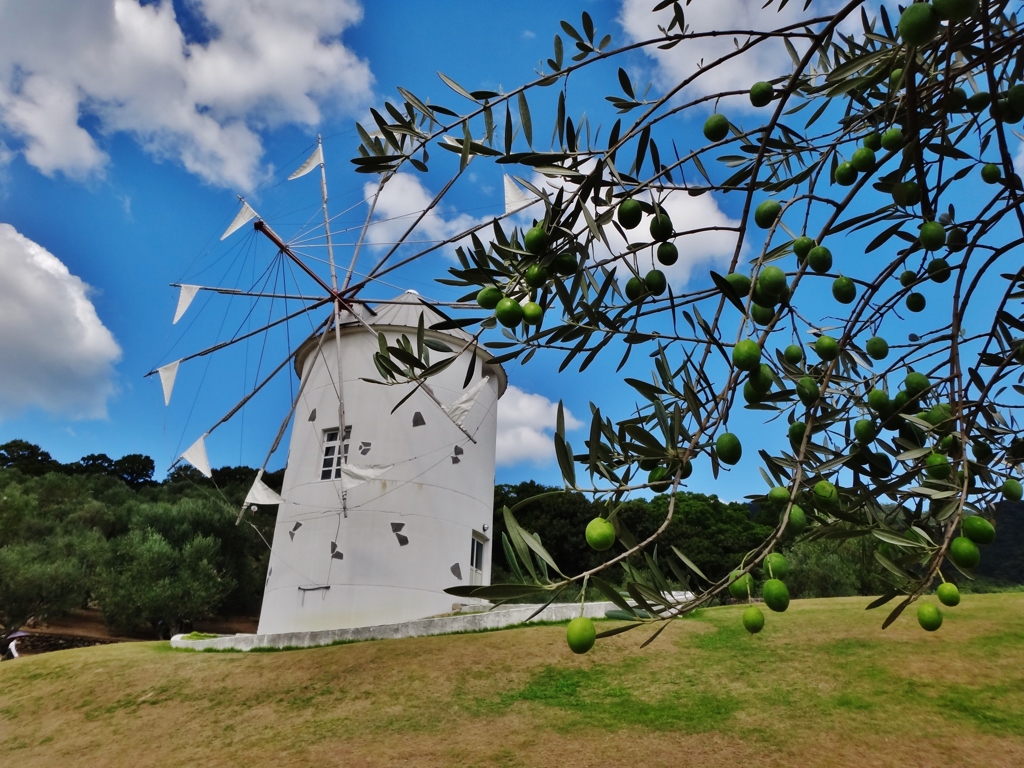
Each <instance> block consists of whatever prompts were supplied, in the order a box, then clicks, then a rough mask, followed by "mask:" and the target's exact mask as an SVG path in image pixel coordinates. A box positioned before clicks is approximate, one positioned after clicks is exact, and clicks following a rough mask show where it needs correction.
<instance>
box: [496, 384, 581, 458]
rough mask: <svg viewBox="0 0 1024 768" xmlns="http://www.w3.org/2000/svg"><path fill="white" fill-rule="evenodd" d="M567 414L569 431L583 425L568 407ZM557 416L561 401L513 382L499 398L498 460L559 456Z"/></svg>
mask: <svg viewBox="0 0 1024 768" xmlns="http://www.w3.org/2000/svg"><path fill="white" fill-rule="evenodd" d="M564 414H565V428H566V429H567V430H569V429H578V428H579V427H581V426H583V424H582V422H580V420H579V419H577V418H576V417H575V416H573V415H572V414H571V413H570V412H569V410H568V409H565V410H564ZM557 415H558V404H557V403H553V402H551V401H550V400H548V399H547V398H546V397H544V396H543V395H538V394H533V393H530V392H524V391H523V390H521V389H520V388H519V387H515V386H511V385H510V386H509V388H508V389H507V390H505V394H504V395H502V397H501V399H500V400H499V401H498V444H497V463H498V464H499V465H502V466H508V465H511V464H519V463H521V462H531V463H533V464H546V463H548V462H550V461H552V460H553V459H554V455H555V449H554V444H553V443H552V435H553V434H554V431H555V421H556V419H557Z"/></svg>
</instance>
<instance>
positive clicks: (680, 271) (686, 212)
mask: <svg viewBox="0 0 1024 768" xmlns="http://www.w3.org/2000/svg"><path fill="white" fill-rule="evenodd" d="M584 170H586V168H584ZM530 182H531V183H532V184H533V185H534V186H535V187H537V188H538V189H544V188H545V187H546V188H547V189H550V190H551V191H552V194H554V192H555V191H557V189H558V187H559V185H560V184H561V182H560V181H559V180H556V179H550V178H547V177H545V176H542V175H540V174H534V176H533V178H532V179H531V180H530ZM565 186H566V187H567V190H566V191H569V188H570V187H571V185H568V184H566V185H565ZM639 198H640V199H643V200H646V201H648V202H650V200H651V196H650V195H649V194H648V193H646V192H645V193H643V194H642V195H640V196H639ZM660 204H661V207H662V209H663V210H664V211H665V213H667V214H668V215H669V217H670V218H671V219H672V225H673V228H674V229H675V231H676V232H680V233H687V232H688V233H690V234H683V235H681V236H680V237H677V238H676V239H675V240H674V243H675V245H676V248H677V249H678V250H679V260H678V261H677V262H676V263H675V264H673V265H671V266H664V265H662V264H660V263H656V262H653V261H652V258H653V256H652V251H650V250H646V251H640V252H639V254H638V256H637V264H636V266H637V268H638V269H639V271H640V274H641V275H644V274H646V273H647V271H648V270H650V269H652V268H655V267H656V268H657V269H660V270H661V271H662V272H664V273H665V277H666V278H667V279H668V281H669V283H670V284H671V285H672V287H673V289H681V288H683V287H684V286H685V285H686V283H687V282H688V281H689V279H690V276H691V275H692V274H693V271H694V269H698V268H707V269H711V268H713V267H715V266H718V267H719V268H720V269H725V268H727V267H728V264H729V261H730V260H731V259H732V255H733V252H734V251H735V247H736V232H735V231H729V230H728V228H735V227H738V226H739V220H738V219H730V218H729V217H728V216H727V215H726V214H725V212H724V211H723V210H722V209H721V208H719V207H718V201H717V200H716V199H715V196H714V195H713V194H711V193H710V192H709V193H705V194H703V195H699V196H697V197H691V196H690V195H688V194H687V193H685V192H675V193H671V194H669V195H668V196H666V197H665V198H664V199H663V200H661V201H660ZM590 210H591V211H592V212H594V213H596V211H595V210H594V208H593V206H591V207H590ZM542 214H543V208H542V206H541V204H540V203H537V204H536V205H532V206H530V207H529V208H526V209H524V210H522V211H520V212H519V213H517V214H516V215H515V216H514V220H515V222H516V223H517V224H519V226H520V227H521V228H522V229H526V228H528V227H529V226H531V224H532V222H533V219H534V218H536V217H538V216H541V215H542ZM650 222H651V217H650V216H648V215H646V214H645V215H644V217H643V220H642V221H641V222H640V225H639V226H638V227H637V228H636V229H635V230H633V232H634V233H636V234H635V236H634V238H633V239H634V240H635V241H639V240H641V239H644V240H649V239H650V235H649V227H650ZM586 228H587V225H586V222H585V221H581V223H580V224H579V226H578V228H577V232H579V233H581V234H582V233H584V232H585V231H586ZM695 230H703V231H695ZM604 231H605V235H606V237H607V238H608V244H609V246H610V247H611V250H610V251H609V250H608V249H607V248H605V247H604V245H603V244H601V243H598V244H597V246H596V249H595V253H594V258H596V259H598V260H603V259H606V258H608V257H609V256H610V255H611V254H612V253H616V254H618V253H625V251H626V247H627V242H626V240H624V239H623V238H622V237H621V236H620V235H619V233H618V231H617V230H616V229H615V228H614V227H612V226H607V227H605V229H604ZM617 276H618V277H619V278H620V279H621V282H623V283H624V282H625V281H626V280H628V279H629V278H630V277H631V276H632V272H630V271H629V270H628V269H626V267H625V266H623V265H619V267H618V272H617Z"/></svg>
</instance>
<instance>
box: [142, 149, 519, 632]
mask: <svg viewBox="0 0 1024 768" xmlns="http://www.w3.org/2000/svg"><path fill="white" fill-rule="evenodd" d="M317 167H319V169H320V182H321V197H322V206H323V215H324V225H325V236H326V243H325V244H326V248H327V253H328V263H329V266H330V283H328V282H327V281H325V280H323V279H321V278H320V277H319V276H318V275H317V274H316V272H315V271H314V270H313V269H311V268H310V267H309V266H308V265H307V264H306V263H305V261H303V260H302V259H301V258H299V257H298V256H297V255H296V254H295V252H294V251H293V249H292V248H291V247H290V246H289V245H288V244H287V243H285V242H284V241H283V240H282V239H281V238H280V237H279V236H278V235H277V234H276V233H275V232H274V231H273V230H272V229H271V228H270V227H269V226H268V225H267V223H266V222H265V221H263V220H262V219H260V218H259V217H258V214H257V213H256V212H255V211H254V210H253V209H252V208H251V207H250V206H249V204H248V203H246V202H245V201H243V207H242V211H241V212H240V213H239V215H238V216H237V217H236V218H235V220H234V221H233V222H232V224H231V225H230V226H229V227H228V229H227V231H226V232H225V233H224V235H223V237H222V238H221V239H224V237H227V236H228V235H230V234H231V233H232V232H234V231H235V230H237V229H239V228H240V227H242V226H243V225H244V224H246V223H247V222H249V221H252V220H253V219H255V222H254V225H253V226H254V229H255V230H256V231H257V232H260V233H261V234H262V235H264V236H266V237H267V238H268V239H269V240H270V241H271V242H273V244H274V245H275V246H276V247H277V249H278V257H283V258H287V259H289V260H290V261H291V262H293V263H294V264H296V265H298V266H299V267H300V268H301V269H302V270H303V272H304V273H305V274H306V275H307V276H308V277H309V278H310V279H312V280H313V281H314V282H315V283H316V284H317V285H318V287H319V288H320V289H321V290H322V291H323V292H324V294H325V295H321V296H319V297H310V296H295V297H293V298H302V299H305V300H306V301H307V302H309V303H308V304H307V306H306V308H305V310H304V311H306V312H308V311H314V310H317V309H322V308H326V307H327V306H328V305H330V308H331V309H330V316H329V317H327V318H325V319H324V320H323V321H322V322H321V323H320V324H319V325H318V326H317V327H316V329H315V331H314V333H313V334H312V335H310V336H309V337H308V338H307V339H306V340H305V342H304V343H302V344H301V345H299V347H298V348H297V349H295V350H294V351H292V353H291V355H290V356H289V358H288V359H287V360H286V361H285V363H282V365H281V366H279V367H278V368H277V369H276V370H275V371H274V372H273V373H272V374H270V376H268V377H267V378H266V379H264V381H263V382H262V383H260V384H259V385H258V386H257V387H256V388H255V389H254V390H253V393H251V394H250V395H248V396H247V397H246V398H245V399H243V401H242V403H240V404H239V405H238V406H236V407H235V408H233V409H232V410H231V411H230V412H229V413H228V415H227V416H225V418H224V419H222V420H221V421H220V422H218V424H217V425H214V428H215V427H216V426H219V424H221V423H223V422H224V421H226V420H227V419H229V418H230V417H231V416H232V415H233V414H234V413H235V412H237V410H238V409H239V408H240V407H241V405H243V404H244V403H245V402H246V400H247V399H248V398H249V397H251V396H252V394H255V392H256V391H258V390H259V389H260V388H261V387H262V386H263V384H265V383H266V382H267V381H269V379H270V378H271V377H272V376H273V375H275V374H276V373H277V371H280V370H281V369H282V367H284V365H285V364H286V363H288V361H292V363H293V366H294V370H295V372H296V373H297V374H298V376H299V381H300V384H299V388H298V394H297V396H296V398H295V400H294V402H293V403H292V409H291V412H290V413H289V415H288V417H287V418H286V419H285V421H284V423H283V424H282V425H281V429H280V430H279V432H278V436H277V440H276V441H275V443H274V445H273V446H272V447H271V449H270V451H269V452H268V454H267V460H266V461H264V465H263V466H264V468H265V467H266V464H267V462H268V461H269V459H270V456H271V455H272V454H273V452H274V451H275V450H276V448H277V445H278V443H279V442H280V440H281V438H282V436H283V434H284V432H285V431H286V427H287V425H288V424H289V423H292V432H291V439H290V445H289V450H288V460H287V465H286V469H285V475H284V482H283V487H282V491H281V494H280V495H278V494H276V493H274V492H273V491H272V490H271V489H270V488H268V487H267V486H266V485H265V484H264V483H263V482H262V475H263V469H261V470H260V471H259V474H258V475H257V478H256V480H255V482H254V484H253V487H252V490H251V491H250V492H249V495H248V496H247V498H246V505H245V506H244V507H243V510H242V514H244V513H245V511H246V510H247V509H248V508H249V506H250V505H259V504H278V505H279V506H278V516H277V521H276V525H275V529H274V537H273V543H272V551H271V557H270V565H269V568H268V573H267V582H266V590H265V594H264V599H263V606H262V610H261V614H260V622H259V633H260V634H278V633H286V632H303V631H316V630H330V629H340V628H348V627H365V626H373V625H379V624H390V623H398V622H403V621H408V620H412V619H417V618H423V617H426V616H432V615H437V614H440V613H446V612H448V611H450V610H451V608H452V602H453V601H452V598H451V596H450V595H447V594H445V592H444V590H445V589H446V588H449V587H453V586H458V585H475V584H481V585H486V584H489V583H490V559H491V558H490V545H491V542H490V532H489V530H488V528H489V525H490V521H491V516H492V506H493V492H494V466H495V440H496V430H497V401H498V398H499V397H500V396H501V395H502V393H503V392H504V390H505V387H506V385H507V380H506V377H505V372H504V370H503V369H502V368H501V366H500V365H497V364H494V363H492V362H490V360H491V356H490V354H489V353H487V352H486V351H485V350H483V349H482V348H480V347H479V346H478V345H477V344H476V341H475V339H474V338H473V337H472V336H470V335H469V334H467V333H465V332H463V331H461V330H458V329H457V328H451V327H449V328H446V329H445V330H433V329H431V326H432V325H437V324H439V323H440V324H441V325H444V322H443V321H444V320H445V319H446V317H445V316H444V315H443V313H442V312H440V311H439V310H438V309H435V308H433V307H436V306H438V305H437V304H436V303H435V304H431V303H430V302H427V301H424V300H423V299H422V298H421V297H420V296H419V295H417V294H416V293H415V292H414V291H407V292H405V293H403V294H401V295H399V296H397V297H395V298H393V299H390V300H368V299H361V298H358V290H359V288H360V287H361V285H364V284H366V282H367V280H363V283H362V284H360V285H356V286H354V287H350V285H349V283H350V280H351V277H352V275H353V268H354V266H355V263H356V258H357V256H358V252H359V245H361V243H362V239H363V238H362V236H361V237H360V241H359V244H357V245H356V248H355V250H354V253H353V256H352V262H351V265H350V266H349V269H348V272H347V274H346V275H345V278H344V281H343V283H342V285H341V286H340V288H339V286H338V281H337V275H336V270H335V261H334V254H333V246H332V243H331V238H330V232H329V229H328V228H327V226H328V224H329V221H330V219H329V218H328V215H327V184H326V174H325V172H324V164H323V149H322V144H321V143H319V142H318V145H317V148H316V150H315V151H314V152H313V155H312V156H311V157H310V158H309V159H308V160H307V161H306V162H305V163H304V164H303V165H302V166H301V167H300V168H299V169H298V170H297V171H296V172H295V173H294V174H292V176H291V177H290V179H295V178H298V177H300V176H303V175H305V174H306V173H309V172H310V171H312V170H313V169H315V168H317ZM385 181H386V179H385ZM508 186H509V180H506V187H508ZM513 189H514V185H513ZM378 194H379V190H378ZM506 195H507V199H506V215H508V214H509V213H510V212H514V210H517V209H521V208H522V207H524V205H526V204H528V202H529V201H527V200H524V199H523V198H522V196H521V194H520V195H519V196H518V197H516V196H513V198H511V199H510V198H508V190H506ZM375 202H376V198H374V200H373V203H371V206H370V216H372V212H373V204H375ZM424 213H425V212H424ZM421 215H422V214H421ZM369 221H370V217H369V216H368V217H367V225H368V224H369ZM413 227H415V224H414V225H413ZM413 227H410V231H411V230H412V228H413ZM363 232H364V234H365V226H364V228H363ZM393 252H394V249H392V251H391V252H389V253H388V254H387V255H386V256H385V257H384V259H382V260H381V261H380V262H378V264H377V266H376V267H374V269H373V270H371V271H370V272H369V275H368V279H369V278H372V277H373V275H374V274H375V273H378V272H379V271H380V270H381V267H382V265H383V263H384V261H386V259H387V258H388V257H389V256H390V255H391V254H392V253H393ZM180 287H181V296H180V299H179V304H178V310H177V312H176V316H175V322H177V320H178V319H179V318H180V317H181V315H182V314H183V313H184V311H185V310H186V309H187V307H188V305H189V302H190V301H191V300H192V298H193V297H194V296H195V295H196V293H197V291H198V290H203V289H202V288H199V287H197V286H189V285H182V286H180ZM206 290H218V289H206ZM221 292H227V293H236V294H237V293H238V291H223V290H222V291H221ZM246 295H259V294H251V293H247V294H246ZM296 314H298V313H296ZM251 335H252V334H246V335H245V336H242V337H239V339H238V340H240V339H241V338H245V337H246V336H251ZM403 339H404V343H405V344H406V345H408V347H407V348H408V349H410V350H411V353H415V355H416V356H417V357H418V358H420V359H429V360H430V362H431V363H434V364H436V363H439V362H441V361H444V360H446V359H450V358H454V359H453V360H452V363H451V364H450V365H448V366H447V367H444V368H443V370H441V371H440V372H439V373H437V374H436V375H434V376H431V377H430V379H429V382H426V383H424V382H420V383H419V384H418V385H417V384H412V383H405V384H398V385H393V386H381V385H380V384H379V383H375V382H376V381H379V380H380V379H381V378H382V377H381V372H380V369H379V368H378V367H377V365H376V364H375V362H374V354H375V353H376V352H379V351H380V345H382V344H384V345H387V346H392V347H396V346H401V345H402V343H403V341H402V340H403ZM221 346H223V344H221V345H217V346H215V347H213V348H211V349H217V348H219V347H221ZM424 347H425V348H426V350H424ZM208 351H210V350H204V351H203V352H201V353H197V354H196V355H192V356H190V357H196V356H199V355H202V354H206V353H207V352H208ZM187 359H190V358H182V360H178V361H175V362H173V363H170V364H168V365H165V366H162V367H161V368H158V369H156V370H154V371H152V372H151V373H158V374H159V375H160V378H161V382H162V384H163V387H164V396H165V401H169V398H170V394H171V389H172V387H173V384H174V379H175V375H176V374H177V370H178V365H179V364H180V363H181V362H183V361H185V360H187ZM437 367H439V368H440V367H442V366H437ZM398 406H400V407H398ZM209 431H212V429H211V430H209ZM209 431H207V432H206V433H204V434H203V436H201V437H200V438H199V439H198V440H197V441H196V442H195V443H194V444H193V445H192V446H191V447H190V448H189V449H188V450H186V451H185V452H184V453H183V454H182V456H181V458H183V459H185V460H186V461H188V462H189V463H191V464H193V465H194V466H195V467H196V468H198V469H199V470H200V471H202V472H203V473H204V474H207V475H209V474H210V466H209V461H208V459H207V455H206V449H205V443H204V439H205V437H206V436H207V435H208V434H209ZM239 518H240V519H241V515H240V516H239Z"/></svg>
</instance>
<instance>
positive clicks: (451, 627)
mask: <svg viewBox="0 0 1024 768" xmlns="http://www.w3.org/2000/svg"><path fill="white" fill-rule="evenodd" d="M540 607H541V606H540V604H537V605H514V606H502V607H499V608H496V609H494V610H492V611H485V612H481V613H463V614H459V615H457V616H438V617H436V618H430V619H419V620H417V621H406V622H403V623H401V624H381V625H379V626H376V627H357V628H352V629H327V630H321V631H318V632H284V633H281V634H276V635H224V636H222V637H215V638H209V639H206V640H186V639H185V637H186V635H175V636H174V637H173V638H171V647H172V648H183V649H188V650H193V651H203V650H206V649H211V648H212V649H217V650H236V651H251V650H252V649H253V648H313V647H316V646H319V645H330V644H331V643H336V642H338V641H358V640H387V639H395V638H400V637H424V636H427V635H448V634H452V633H454V632H474V631H479V630H484V629H501V628H502V627H509V626H512V625H514V624H523V623H524V622H526V620H527V619H528V618H529V617H530V615H531V614H532V613H533V612H534V611H536V610H537V609H538V608H540ZM614 608H615V604H614V603H611V602H602V603H586V604H585V605H584V606H583V615H584V616H589V617H590V618H592V619H597V618H603V617H604V614H605V612H606V611H610V610H612V609H614ZM579 615H580V606H579V604H578V603H552V604H551V605H549V606H548V607H547V608H545V609H544V610H543V611H541V612H540V613H539V614H537V615H536V616H535V617H533V618H532V619H530V622H531V623H532V622H538V621H568V620H570V619H575V618H576V617H577V616H579Z"/></svg>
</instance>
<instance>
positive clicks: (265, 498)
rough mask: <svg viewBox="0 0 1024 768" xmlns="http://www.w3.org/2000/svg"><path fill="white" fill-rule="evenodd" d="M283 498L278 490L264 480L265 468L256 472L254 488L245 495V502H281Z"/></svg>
mask: <svg viewBox="0 0 1024 768" xmlns="http://www.w3.org/2000/svg"><path fill="white" fill-rule="evenodd" d="M282 501H284V499H282V498H281V497H280V496H279V495H278V493H277V492H276V491H274V490H273V489H272V488H270V487H269V486H268V485H267V484H266V483H264V482H263V470H262V469H261V470H260V471H259V472H257V473H256V480H255V481H254V482H253V484H252V488H250V489H249V492H248V493H247V494H246V495H245V504H246V506H248V505H249V504H280V503H281V502H282Z"/></svg>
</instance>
